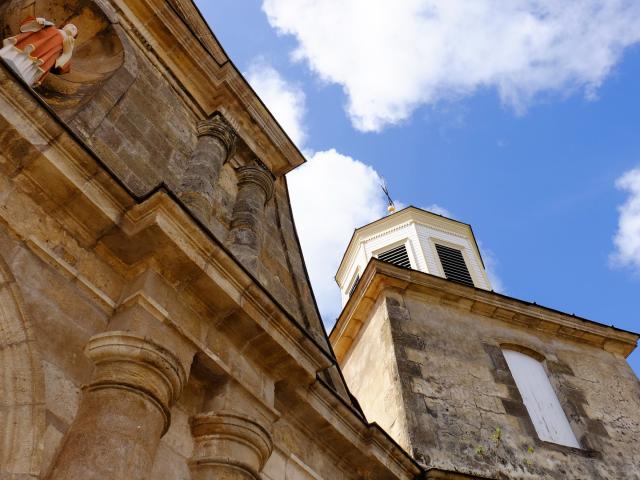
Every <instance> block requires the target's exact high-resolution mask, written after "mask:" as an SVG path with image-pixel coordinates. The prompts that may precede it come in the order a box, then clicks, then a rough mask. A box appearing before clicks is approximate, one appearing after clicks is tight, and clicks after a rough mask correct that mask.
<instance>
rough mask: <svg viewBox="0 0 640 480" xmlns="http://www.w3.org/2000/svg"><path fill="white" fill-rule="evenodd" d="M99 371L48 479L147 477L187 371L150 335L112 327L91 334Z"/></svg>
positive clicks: (91, 352)
mask: <svg viewBox="0 0 640 480" xmlns="http://www.w3.org/2000/svg"><path fill="white" fill-rule="evenodd" d="M86 354H87V356H88V357H89V358H90V359H91V360H92V361H93V362H94V364H95V370H94V373H93V378H92V380H91V383H89V385H87V386H85V387H84V395H83V398H82V401H81V403H80V407H79V409H78V413H77V415H76V418H75V420H74V421H73V423H72V424H71V427H70V428H69V431H68V432H67V433H66V435H65V438H64V440H63V443H62V446H61V450H60V452H59V454H58V456H57V458H56V460H55V462H54V464H53V467H52V470H51V471H50V473H49V475H48V476H47V478H48V479H52V480H58V479H64V480H67V479H68V480H72V479H78V478H82V479H84V480H93V479H95V480H98V479H105V478H109V479H111V480H142V479H144V478H147V476H148V474H149V472H150V470H151V466H152V463H153V459H154V456H155V453H156V449H157V447H158V443H159V442H160V438H161V437H162V435H164V433H165V432H166V431H167V429H168V428H169V424H170V408H171V405H172V404H173V402H175V400H176V399H177V397H178V395H179V394H180V392H181V391H182V387H183V385H184V383H185V381H186V373H185V371H184V368H183V367H182V365H181V363H180V362H179V360H178V359H177V358H176V357H175V356H174V355H173V354H172V353H171V352H169V351H168V350H167V349H165V348H163V347H161V346H159V345H157V344H155V343H154V342H152V341H151V340H149V339H148V338H144V337H142V336H139V335H135V334H132V333H129V332H123V331H112V332H107V333H103V334H100V335H96V336H94V337H92V338H91V340H90V341H89V343H88V345H87V347H86Z"/></svg>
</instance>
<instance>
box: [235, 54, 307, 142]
mask: <svg viewBox="0 0 640 480" xmlns="http://www.w3.org/2000/svg"><path fill="white" fill-rule="evenodd" d="M245 76H246V78H247V80H248V81H249V83H250V84H251V86H252V87H253V89H254V90H255V91H256V93H257V94H258V96H259V97H260V98H261V99H262V101H263V102H264V103H265V105H266V106H267V108H268V109H269V110H270V111H271V113H272V114H273V116H274V117H275V118H276V119H277V120H278V122H279V123H280V125H282V128H284V130H285V131H286V132H287V134H288V135H289V137H291V140H293V143H295V144H297V145H298V146H302V145H303V144H304V141H305V140H306V136H307V135H306V131H305V128H304V124H303V119H304V114H305V95H304V92H303V91H302V89H301V88H300V87H298V86H296V85H292V84H291V83H289V82H287V81H286V80H285V79H284V78H282V76H281V75H280V73H279V72H278V71H277V70H276V69H274V68H273V67H272V66H271V65H270V64H269V63H267V62H266V61H264V60H262V59H258V60H256V61H254V62H253V63H252V64H251V66H250V67H249V70H248V71H247V72H246V75H245Z"/></svg>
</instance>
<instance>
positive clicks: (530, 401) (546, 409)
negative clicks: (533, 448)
mask: <svg viewBox="0 0 640 480" xmlns="http://www.w3.org/2000/svg"><path fill="white" fill-rule="evenodd" d="M502 353H503V354H504V358H505V359H506V361H507V364H508V365H509V370H511V375H512V376H513V379H514V380H515V382H516V385H517V387H518V390H519V391H520V395H521V396H522V400H523V401H524V405H525V407H526V408H527V411H528V412H529V417H531V421H532V422H533V425H534V427H535V429H536V433H537V434H538V437H539V438H540V440H544V441H547V442H553V443H557V444H559V445H566V446H568V447H575V448H580V444H579V443H578V440H577V439H576V436H575V434H574V433H573V430H571V425H569V420H568V419H567V416H566V415H565V413H564V411H563V410H562V406H561V405H560V401H559V400H558V397H557V396H556V392H555V391H554V390H553V386H552V385H551V382H550V381H549V378H548V377H547V372H546V371H545V369H544V367H543V365H542V363H540V362H539V361H538V360H536V359H535V358H533V357H530V356H529V355H525V354H523V353H520V352H517V351H515V350H503V351H502Z"/></svg>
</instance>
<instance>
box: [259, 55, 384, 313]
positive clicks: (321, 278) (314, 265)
mask: <svg viewBox="0 0 640 480" xmlns="http://www.w3.org/2000/svg"><path fill="white" fill-rule="evenodd" d="M247 79H248V80H249V83H250V84H251V85H252V86H253V88H254V89H255V90H256V92H257V93H258V95H260V97H261V98H262V100H263V101H264V102H265V104H266V105H267V107H268V108H269V110H271V113H273V115H274V116H275V117H276V118H277V119H278V121H279V122H280V123H281V125H282V126H283V128H284V129H285V130H286V131H287V132H288V133H289V135H290V136H291V138H292V140H293V141H294V142H297V143H298V145H299V146H303V143H304V140H305V138H306V133H305V128H304V117H305V95H304V92H303V91H302V90H301V89H300V88H298V87H295V86H293V85H292V84H291V83H289V82H287V81H286V80H285V79H284V78H283V77H282V76H281V75H280V73H279V72H278V71H276V70H275V69H274V68H273V67H272V66H271V65H269V64H268V63H266V62H265V61H264V60H259V61H256V62H254V63H253V64H252V65H251V67H250V68H249V70H248V72H247ZM305 155H306V156H307V157H308V161H307V163H305V164H304V165H302V166H300V167H298V168H297V169H295V170H294V171H292V172H291V173H289V174H288V175H287V181H288V184H289V194H290V196H291V206H292V209H293V215H294V217H295V221H296V227H297V229H298V234H299V236H300V243H301V244H302V251H303V254H304V258H305V262H306V264H307V268H308V270H309V277H310V278H311V284H312V285H313V290H314V293H315V296H316V299H317V301H318V306H319V308H320V312H321V313H322V316H323V318H324V319H325V320H326V321H327V322H329V323H332V322H333V320H334V319H335V317H337V315H338V314H339V313H340V308H341V299H340V291H339V289H338V286H337V285H336V282H335V280H334V275H335V273H336V271H337V270H338V265H339V263H340V259H341V258H342V254H343V253H344V251H345V249H346V248H347V244H348V243H349V239H350V238H351V234H352V233H353V230H354V229H355V228H356V227H360V226H362V225H365V224H367V223H369V222H371V221H373V220H376V219H378V218H380V217H381V216H383V215H385V213H386V202H385V199H384V196H383V193H382V189H381V188H380V185H381V178H380V176H379V175H378V173H377V172H376V171H375V170H374V169H373V168H371V167H370V166H368V165H365V164H364V163H362V162H360V161H358V160H355V159H353V158H351V157H349V156H346V155H343V154H341V153H339V152H337V151H335V150H334V149H330V150H327V151H324V152H316V153H313V152H305Z"/></svg>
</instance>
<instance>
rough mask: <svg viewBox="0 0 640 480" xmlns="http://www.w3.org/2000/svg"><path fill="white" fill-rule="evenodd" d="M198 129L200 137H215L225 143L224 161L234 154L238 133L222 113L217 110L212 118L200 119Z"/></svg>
mask: <svg viewBox="0 0 640 480" xmlns="http://www.w3.org/2000/svg"><path fill="white" fill-rule="evenodd" d="M197 131H198V136H199V137H203V136H209V137H215V138H217V139H218V140H220V141H221V142H222V143H223V145H224V146H225V148H226V150H227V154H226V157H225V158H224V161H227V160H228V159H229V157H231V156H232V155H233V152H234V150H235V146H236V140H237V134H236V131H235V130H234V128H233V127H232V126H231V124H230V123H229V122H228V121H227V120H226V119H225V118H224V117H223V116H222V114H221V113H219V112H216V113H214V114H213V116H211V118H207V119H205V120H201V121H199V122H198V125H197ZM224 161H223V163H224Z"/></svg>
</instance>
